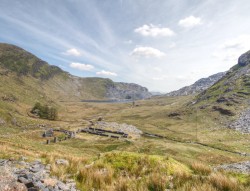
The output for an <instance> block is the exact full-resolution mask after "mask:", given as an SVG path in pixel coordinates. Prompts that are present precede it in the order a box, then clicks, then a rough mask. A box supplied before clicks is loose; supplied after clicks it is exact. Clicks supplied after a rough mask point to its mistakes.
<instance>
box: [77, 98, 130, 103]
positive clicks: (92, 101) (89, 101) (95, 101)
mask: <svg viewBox="0 0 250 191" xmlns="http://www.w3.org/2000/svg"><path fill="white" fill-rule="evenodd" d="M81 102H86V103H131V102H133V100H131V99H122V100H118V99H109V100H81Z"/></svg>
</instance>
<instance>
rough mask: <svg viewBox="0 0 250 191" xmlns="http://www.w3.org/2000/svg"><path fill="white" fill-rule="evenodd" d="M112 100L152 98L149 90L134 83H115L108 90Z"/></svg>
mask: <svg viewBox="0 0 250 191" xmlns="http://www.w3.org/2000/svg"><path fill="white" fill-rule="evenodd" d="M107 96H108V97H109V98H110V99H132V100H134V99H146V98H149V97H151V96H152V95H151V93H150V92H149V91H148V89H147V88H145V87H142V86H140V85H138V84H134V83H123V82H115V83H114V85H113V86H109V87H108V88H107Z"/></svg>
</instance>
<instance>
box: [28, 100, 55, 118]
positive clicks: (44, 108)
mask: <svg viewBox="0 0 250 191" xmlns="http://www.w3.org/2000/svg"><path fill="white" fill-rule="evenodd" d="M31 113H33V114H35V115H37V116H39V117H40V118H43V119H49V120H55V119H56V118H57V109H56V108H54V107H49V106H48V105H41V104H40V103H36V104H35V106H34V107H33V108H32V110H31Z"/></svg>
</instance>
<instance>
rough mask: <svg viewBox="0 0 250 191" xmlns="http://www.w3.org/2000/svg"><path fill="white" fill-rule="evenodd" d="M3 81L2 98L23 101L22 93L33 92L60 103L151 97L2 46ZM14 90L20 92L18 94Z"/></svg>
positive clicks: (0, 66) (137, 89)
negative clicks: (81, 75) (20, 98)
mask: <svg viewBox="0 0 250 191" xmlns="http://www.w3.org/2000/svg"><path fill="white" fill-rule="evenodd" d="M0 78H1V81H2V82H6V83H2V84H1V86H0V90H1V91H0V92H2V94H3V95H2V96H4V95H13V96H14V97H20V94H18V93H17V92H18V89H20V91H21V89H22V90H24V89H25V90H26V92H27V94H29V92H32V95H34V94H36V95H37V97H48V98H51V99H56V100H60V101H77V100H83V99H126V98H133V99H145V98H148V97H150V96H151V94H150V93H149V92H148V90H147V89H146V88H144V87H141V86H139V85H137V84H129V83H119V82H113V81H112V80H110V79H105V78H80V77H76V76H73V75H70V74H69V73H68V72H65V71H63V70H62V69H60V68H59V67H57V66H51V65H49V64H48V63H46V62H45V61H43V60H41V59H39V58H37V57H36V56H34V55H33V54H31V53H29V52H27V51H25V50H23V49H21V48H19V47H17V46H14V45H9V44H3V43H1V44H0ZM7 84H8V87H7ZM17 84H19V85H18V86H17ZM13 87H16V88H17V89H16V91H15V92H14V91H13ZM34 92H36V93H34ZM14 94H17V95H14Z"/></svg>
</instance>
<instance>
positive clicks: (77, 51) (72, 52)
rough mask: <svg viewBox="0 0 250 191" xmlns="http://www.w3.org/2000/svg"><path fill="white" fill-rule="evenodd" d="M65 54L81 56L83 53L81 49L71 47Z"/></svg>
mask: <svg viewBox="0 0 250 191" xmlns="http://www.w3.org/2000/svg"><path fill="white" fill-rule="evenodd" d="M64 54H66V55H69V56H81V53H80V52H79V50H77V49H75V48H71V49H69V50H67V51H66V52H65V53H64Z"/></svg>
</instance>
